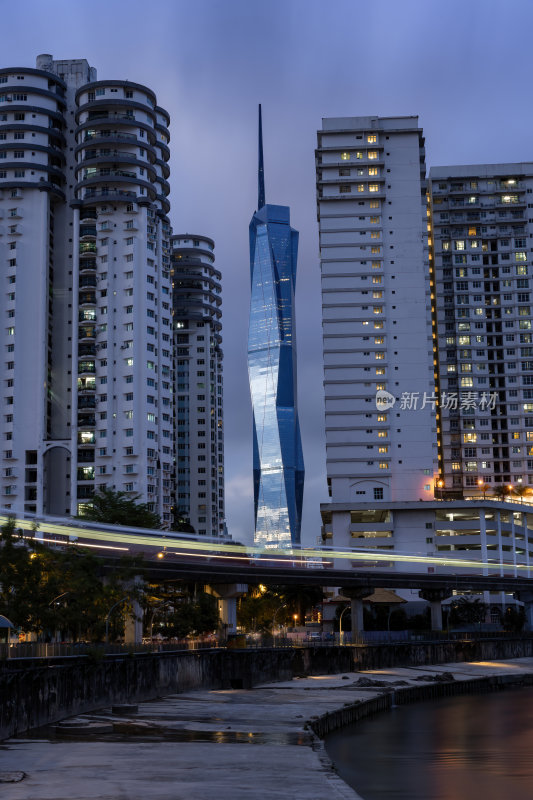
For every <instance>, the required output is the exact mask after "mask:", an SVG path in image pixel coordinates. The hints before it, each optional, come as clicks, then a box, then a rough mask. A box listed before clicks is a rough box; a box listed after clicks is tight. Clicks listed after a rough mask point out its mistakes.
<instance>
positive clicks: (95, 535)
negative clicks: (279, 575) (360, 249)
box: [0, 514, 531, 571]
mask: <svg viewBox="0 0 533 800" xmlns="http://www.w3.org/2000/svg"><path fill="white" fill-rule="evenodd" d="M10 519H12V517H10V516H9V515H6V514H4V515H0V525H3V524H5V523H6V522H7V521H8V520H10ZM14 522H15V526H16V527H17V528H20V529H22V530H33V531H34V533H33V537H35V538H37V540H41V541H49V542H50V541H52V542H54V543H55V544H58V542H57V541H56V540H50V539H43V538H42V536H41V534H51V535H54V534H55V535H59V536H64V537H65V536H68V537H75V538H76V539H78V540H82V541H83V544H82V543H80V542H76V543H74V542H72V541H69V542H68V543H67V542H64V544H69V545H70V544H76V545H77V546H81V547H92V548H94V549H121V550H124V551H128V550H130V549H131V548H132V547H135V549H138V548H139V547H142V546H144V547H149V548H154V549H158V550H160V551H163V552H164V551H167V552H168V553H169V554H170V552H171V551H169V550H168V548H169V547H172V546H173V542H176V540H178V541H180V544H181V545H182V547H183V546H184V540H183V538H180V537H179V536H173V535H164V534H161V533H149V532H148V531H146V532H145V533H132V532H124V533H122V532H120V531H116V532H115V531H113V532H111V531H107V530H103V529H98V528H95V529H92V528H91V529H89V528H86V527H81V526H80V527H78V526H77V525H68V524H64V525H63V524H61V523H55V522H46V521H45V520H44V521H41V520H39V521H34V520H31V519H15V520H14ZM36 522H37V524H38V528H37V530H35V524H36ZM139 530H141V529H139ZM25 538H28V539H30V537H25ZM85 540H89V541H93V542H94V541H98V542H109V543H114V545H115V547H114V548H113V546H112V545H111V544H108V545H104V544H88V543H86V542H85ZM120 545H129V547H120ZM186 547H187V552H184V553H182V552H181V551H177V552H176V553H175V554H176V555H186V556H190V557H198V558H206V559H213V558H226V559H228V560H231V561H246V562H247V563H248V564H249V565H250V566H251V567H253V566H254V564H253V562H254V560H256V561H258V562H259V563H263V564H264V563H265V561H271V562H274V563H294V562H296V561H300V560H302V559H305V558H310V559H313V560H315V561H316V560H317V559H323V558H324V557H327V558H328V559H329V560H331V559H340V560H345V561H347V560H350V561H373V562H379V561H384V562H391V561H392V562H395V563H406V564H425V565H437V566H441V567H442V566H444V567H455V568H461V569H474V570H481V569H491V570H497V569H503V570H515V569H516V570H518V571H529V570H530V569H531V566H530V565H527V564H514V563H512V562H506V561H497V560H494V561H479V560H473V559H467V558H450V556H446V557H442V556H436V555H435V556H422V555H417V554H416V553H401V552H398V551H396V552H395V551H387V552H386V553H384V552H383V551H381V550H372V549H370V548H365V549H364V550H347V549H346V550H343V549H340V550H338V549H335V550H333V549H320V548H301V549H298V550H297V551H295V552H294V555H293V557H288V556H289V553H290V550H289V551H288V549H287V548H284V549H280V550H276V549H274V548H268V549H266V548H261V547H257V546H254V545H242V544H225V543H223V542H201V541H197V540H189V539H187V541H186ZM206 551H207V552H206ZM219 554H220V555H219ZM223 554H226V555H223ZM326 563H331V562H330V561H328V562H326ZM322 565H324V562H322ZM302 568H305V569H310V568H311V567H310V566H309V565H308V564H305V565H303V564H302Z"/></svg>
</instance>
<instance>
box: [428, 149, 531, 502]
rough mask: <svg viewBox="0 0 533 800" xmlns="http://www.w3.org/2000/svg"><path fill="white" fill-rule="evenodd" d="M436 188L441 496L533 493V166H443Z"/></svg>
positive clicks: (433, 179) (432, 184)
mask: <svg viewBox="0 0 533 800" xmlns="http://www.w3.org/2000/svg"><path fill="white" fill-rule="evenodd" d="M429 188H430V199H431V210H432V227H433V236H432V239H433V281H434V283H435V292H436V297H437V302H436V306H435V307H434V331H435V337H436V341H437V343H438V353H439V359H438V369H437V370H436V374H435V378H436V380H437V382H438V387H439V390H440V393H441V395H442V399H443V402H442V403H441V406H440V410H439V414H440V421H439V430H440V435H439V467H440V479H441V481H442V493H443V495H444V496H445V497H448V498H453V497H455V498H462V497H475V496H485V494H486V493H488V494H489V495H491V494H494V491H495V489H497V488H498V486H499V487H500V488H502V487H505V486H506V485H509V484H512V485H513V486H514V487H515V488H517V487H518V486H520V485H522V486H523V487H527V486H528V485H529V486H531V485H533V330H532V322H531V307H532V302H531V290H530V272H529V270H530V268H531V261H532V250H533V248H532V244H531V237H532V236H533V164H531V163H525V164H523V163H522V164H481V165H475V166H450V167H436V168H433V169H431V170H430V177H429Z"/></svg>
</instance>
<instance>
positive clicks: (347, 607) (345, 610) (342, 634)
mask: <svg viewBox="0 0 533 800" xmlns="http://www.w3.org/2000/svg"><path fill="white" fill-rule="evenodd" d="M349 608H351V606H346V607H345V608H343V609H342V611H341V615H340V617H339V644H342V643H343V641H344V631H343V630H342V618H343V616H344V615H345V614H346V612H347V611H348V609H349Z"/></svg>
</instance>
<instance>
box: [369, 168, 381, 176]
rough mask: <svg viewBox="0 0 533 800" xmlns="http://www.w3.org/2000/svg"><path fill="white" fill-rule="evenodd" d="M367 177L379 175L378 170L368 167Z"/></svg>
mask: <svg viewBox="0 0 533 800" xmlns="http://www.w3.org/2000/svg"><path fill="white" fill-rule="evenodd" d="M368 174H369V175H379V168H378V167H369V168H368Z"/></svg>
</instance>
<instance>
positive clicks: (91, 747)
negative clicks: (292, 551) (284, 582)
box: [0, 658, 533, 800]
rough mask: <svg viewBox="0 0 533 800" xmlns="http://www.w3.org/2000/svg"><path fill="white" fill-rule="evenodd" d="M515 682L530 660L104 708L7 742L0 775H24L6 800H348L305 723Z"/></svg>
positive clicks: (193, 694) (327, 722)
mask: <svg viewBox="0 0 533 800" xmlns="http://www.w3.org/2000/svg"><path fill="white" fill-rule="evenodd" d="M447 673H451V676H452V678H453V680H452V681H450V680H449V677H450V676H449V675H448V674H447ZM520 681H522V682H524V681H525V682H528V681H529V682H533V658H521V659H513V660H511V661H506V662H476V663H460V664H457V663H451V664H450V663H448V664H440V665H435V666H424V667H403V668H399V667H395V668H391V669H386V670H367V671H364V672H357V673H344V674H340V675H335V676H331V675H328V676H316V677H307V678H301V679H294V680H292V681H287V682H280V683H273V684H262V685H259V686H256V687H255V688H253V689H250V690H238V689H234V690H231V689H223V690H211V691H206V690H203V691H190V692H184V693H180V694H171V695H168V696H166V697H163V698H158V699H156V700H152V701H148V702H144V703H142V704H140V705H139V706H138V711H137V712H132V711H126V710H122V711H121V710H119V713H115V714H113V713H112V712H111V709H110V708H107V709H101V710H100V711H98V712H94V713H90V714H84V715H80V716H79V717H77V718H75V719H74V720H72V719H71V720H70V723H71V725H70V726H66V725H54V726H49V727H48V728H43V729H40V730H39V731H34V732H33V733H32V735H31V736H28V735H26V736H25V738H23V739H9V740H6V741H5V742H3V745H2V748H1V749H0V780H2V776H4V778H5V777H6V776H7V773H10V775H11V777H13V778H20V780H18V781H17V782H13V783H10V785H9V787H7V786H6V787H4V791H3V794H4V796H6V797H9V800H37V798H38V800H71V798H72V797H76V800H96V798H100V799H101V800H118V798H121V797H127V798H128V800H145V798H146V797H150V798H151V800H192V798H194V800H215V798H216V800H253V798H261V800H274V799H275V800H278V799H279V798H286V797H287V796H289V797H291V798H293V799H294V800H337V799H338V800H356V798H357V797H358V795H357V794H356V793H355V792H354V791H353V790H352V789H350V788H349V787H348V786H347V785H346V784H345V783H344V782H343V781H341V779H340V778H339V777H338V776H337V775H336V773H335V771H334V770H333V769H332V767H331V764H330V762H329V759H328V757H327V755H326V753H325V751H324V748H323V744H322V742H321V741H320V740H319V739H318V737H317V736H316V735H315V733H314V732H313V728H314V730H316V731H318V732H320V733H322V734H323V733H325V732H326V730H325V729H326V728H327V729H331V726H332V725H333V724H334V723H333V721H335V724H337V723H342V719H341V717H342V715H343V714H344V716H345V717H346V716H349V714H347V712H349V711H350V710H352V712H351V713H356V712H355V709H358V711H357V713H363V709H364V708H365V706H366V707H367V710H368V708H370V707H371V706H372V705H374V706H376V705H380V704H383V707H386V705H387V704H388V703H389V702H390V692H391V690H394V691H395V692H396V702H398V701H399V700H400V697H401V695H402V693H405V695H404V697H405V698H407V696H408V695H410V696H411V700H414V699H416V697H415V695H417V694H419V693H420V692H422V694H424V693H426V694H429V695H430V696H431V693H432V691H443V690H442V689H441V690H437V689H436V687H438V686H442V687H444V686H445V685H454V684H455V685H456V689H457V690H458V691H461V690H460V688H459V686H460V685H462V686H463V688H464V689H467V688H468V691H476V690H479V691H482V690H485V691H490V690H491V688H492V689H495V688H499V687H501V686H504V685H506V684H509V683H511V682H514V683H518V682H520ZM421 687H422V688H421ZM450 691H451V690H450ZM400 702H401V700H400ZM367 704H369V705H368V706H367ZM374 710H375V709H374ZM347 721H348V720H347ZM350 721H351V720H350ZM75 722H77V725H76V724H73V723H75ZM58 744H59V745H60V746H58ZM21 773H23V777H22V775H21Z"/></svg>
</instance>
